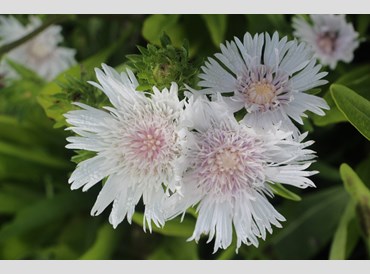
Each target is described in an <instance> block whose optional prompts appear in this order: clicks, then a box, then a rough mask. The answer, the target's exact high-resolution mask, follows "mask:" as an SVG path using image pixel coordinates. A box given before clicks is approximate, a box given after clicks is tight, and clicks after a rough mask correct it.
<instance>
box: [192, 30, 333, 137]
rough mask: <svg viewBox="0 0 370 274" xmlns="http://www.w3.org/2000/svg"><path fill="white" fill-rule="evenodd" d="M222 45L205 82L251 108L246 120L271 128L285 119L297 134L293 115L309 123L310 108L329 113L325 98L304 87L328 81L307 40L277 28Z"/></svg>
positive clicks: (233, 104)
mask: <svg viewBox="0 0 370 274" xmlns="http://www.w3.org/2000/svg"><path fill="white" fill-rule="evenodd" d="M220 47H221V52H222V53H217V54H215V57H216V58H217V59H216V60H217V61H216V60H215V59H213V58H208V62H206V63H205V66H203V67H202V70H203V73H201V74H200V78H201V79H202V80H201V81H200V82H199V85H200V86H201V87H203V88H204V89H203V90H202V93H203V94H213V95H214V94H218V93H220V92H221V93H230V95H231V96H230V97H225V98H224V100H225V101H226V102H227V104H228V105H229V107H230V108H231V109H232V110H233V111H234V112H237V111H239V110H241V109H243V108H245V110H246V114H245V116H244V119H243V121H242V122H243V123H244V124H246V125H249V126H252V127H260V128H266V129H268V128H270V127H271V126H273V125H276V124H278V123H280V122H281V123H282V125H281V128H282V129H284V130H287V131H291V130H293V131H295V136H297V135H298V129H297V128H296V126H295V125H294V124H293V123H292V121H291V119H293V120H294V121H296V122H298V123H300V124H303V121H302V118H301V117H307V115H306V114H305V113H304V112H305V111H306V110H309V111H312V112H314V113H316V114H318V115H324V114H325V113H324V112H323V111H322V109H329V107H328V105H327V104H326V102H325V100H323V99H322V98H320V97H317V96H313V95H310V94H307V93H304V91H307V90H310V89H312V88H315V87H318V86H320V85H323V84H325V83H327V81H325V80H322V78H323V77H324V76H325V75H326V74H327V73H326V72H319V71H320V69H321V65H316V60H315V59H313V58H312V56H311V53H310V50H309V49H308V48H307V47H306V46H305V44H304V43H300V44H299V43H298V42H297V41H287V37H284V38H282V39H279V35H278V33H277V32H275V33H274V35H273V36H272V38H271V37H270V36H269V35H268V34H267V33H266V34H265V35H264V34H256V35H255V36H254V37H252V36H251V35H250V34H249V33H246V34H245V35H244V41H243V42H241V41H240V40H239V39H238V38H235V41H231V42H226V45H223V44H221V46H220Z"/></svg>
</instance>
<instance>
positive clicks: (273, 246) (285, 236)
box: [267, 187, 348, 260]
mask: <svg viewBox="0 0 370 274" xmlns="http://www.w3.org/2000/svg"><path fill="white" fill-rule="evenodd" d="M347 201H348V195H347V194H346V192H345V191H344V189H343V188H342V187H331V188H327V189H323V190H320V191H316V192H315V193H314V194H309V195H305V196H303V197H302V202H300V203H297V204H294V206H293V204H292V202H291V201H288V200H286V201H285V202H284V203H283V205H282V206H279V207H277V210H278V211H279V212H280V213H281V214H282V215H283V216H284V217H285V218H286V219H287V221H286V222H285V223H282V225H283V228H281V229H276V228H275V229H274V232H273V234H272V237H271V240H267V243H268V245H267V248H268V250H270V252H273V254H274V256H275V257H276V258H277V259H290V260H291V259H300V260H304V259H310V258H312V257H313V256H314V255H316V254H317V253H318V252H320V251H321V249H322V248H324V247H325V246H326V245H327V244H328V243H329V241H330V240H331V239H332V236H333V234H334V232H335V229H336V227H337V225H338V223H339V219H340V217H341V213H342V211H343V209H344V207H345V206H346V204H347ZM333 208H335V210H333ZM302 247H304V248H302ZM275 257H274V258H275Z"/></svg>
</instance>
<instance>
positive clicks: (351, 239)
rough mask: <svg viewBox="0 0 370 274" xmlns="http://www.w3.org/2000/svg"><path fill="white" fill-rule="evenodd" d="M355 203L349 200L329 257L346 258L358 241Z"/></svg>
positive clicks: (335, 258)
mask: <svg viewBox="0 0 370 274" xmlns="http://www.w3.org/2000/svg"><path fill="white" fill-rule="evenodd" d="M355 218H356V214H355V203H354V202H353V201H349V202H348V204H347V207H346V209H345V210H344V213H343V215H342V218H341V219H340V222H339V225H338V228H337V230H336V232H335V234H334V239H333V242H332V244H331V247H330V253H329V259H331V260H345V259H347V256H348V255H349V254H350V253H351V251H352V249H353V248H354V246H355V244H356V243H357V240H358V236H359V231H358V230H357V229H356V228H357V227H356V226H354V225H351V224H353V223H354V222H355V221H356V220H355Z"/></svg>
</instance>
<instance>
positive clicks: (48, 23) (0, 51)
mask: <svg viewBox="0 0 370 274" xmlns="http://www.w3.org/2000/svg"><path fill="white" fill-rule="evenodd" d="M68 17H69V15H52V16H50V17H48V18H47V19H46V20H45V21H44V22H43V24H42V25H41V26H40V27H38V28H36V29H35V30H34V31H32V32H30V33H29V34H27V35H25V36H23V37H21V38H19V39H18V40H15V41H13V42H10V43H8V44H5V45H3V46H2V47H0V57H1V56H3V55H4V54H5V53H7V52H9V51H11V50H12V49H14V48H16V47H18V46H20V45H22V44H23V43H25V42H27V41H28V40H30V39H32V38H33V37H35V36H36V35H37V34H39V33H40V32H42V31H43V30H45V29H46V28H48V27H49V26H51V25H53V24H56V23H60V22H62V21H64V20H65V19H67V18H68Z"/></svg>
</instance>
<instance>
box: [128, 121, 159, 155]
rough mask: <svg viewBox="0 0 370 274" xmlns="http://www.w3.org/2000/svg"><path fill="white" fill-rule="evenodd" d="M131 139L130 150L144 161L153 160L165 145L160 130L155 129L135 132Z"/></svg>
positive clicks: (150, 128)
mask: <svg viewBox="0 0 370 274" xmlns="http://www.w3.org/2000/svg"><path fill="white" fill-rule="evenodd" d="M131 138H132V143H131V148H132V149H133V151H134V153H135V154H136V155H137V157H140V158H141V159H142V160H144V161H148V160H149V161H153V160H155V159H156V158H157V157H158V155H159V154H160V153H161V150H162V148H163V146H164V144H165V137H164V134H163V132H162V130H161V129H158V128H155V127H149V128H147V129H144V130H139V131H136V132H135V133H134V134H133V135H132V136H131Z"/></svg>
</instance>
